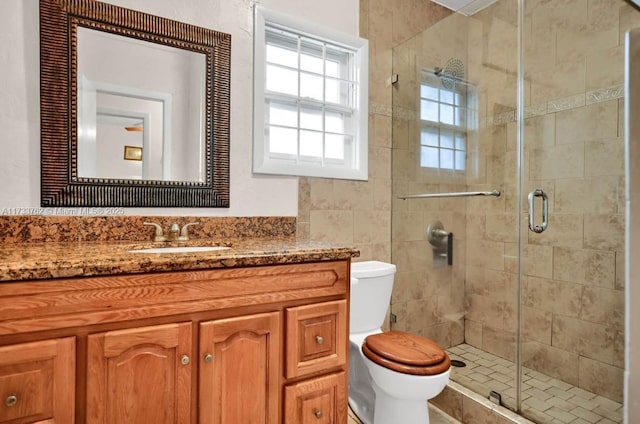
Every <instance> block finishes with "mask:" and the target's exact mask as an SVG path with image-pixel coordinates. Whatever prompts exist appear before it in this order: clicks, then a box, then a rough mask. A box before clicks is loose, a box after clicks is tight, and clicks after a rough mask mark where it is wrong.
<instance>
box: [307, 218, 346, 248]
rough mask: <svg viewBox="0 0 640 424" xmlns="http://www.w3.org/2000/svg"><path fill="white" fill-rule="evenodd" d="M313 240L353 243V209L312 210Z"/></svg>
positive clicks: (311, 230)
mask: <svg viewBox="0 0 640 424" xmlns="http://www.w3.org/2000/svg"><path fill="white" fill-rule="evenodd" d="M310 235H311V240H314V241H326V242H333V243H344V244H347V245H352V244H353V211H324V210H312V211H311V228H310Z"/></svg>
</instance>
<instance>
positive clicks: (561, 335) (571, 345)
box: [552, 315, 624, 365]
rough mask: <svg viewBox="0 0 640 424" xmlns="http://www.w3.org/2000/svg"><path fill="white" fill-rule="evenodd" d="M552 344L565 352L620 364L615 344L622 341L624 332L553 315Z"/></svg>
mask: <svg viewBox="0 0 640 424" xmlns="http://www.w3.org/2000/svg"><path fill="white" fill-rule="evenodd" d="M552 331H553V332H552V338H553V346H554V347H556V348H558V349H562V350H564V351H567V352H571V353H575V354H578V355H581V356H585V357H587V358H591V359H595V360H598V361H602V362H605V363H608V364H611V365H621V364H620V358H619V357H618V356H619V355H618V354H617V352H616V348H615V345H617V344H619V343H624V342H623V340H624V333H623V332H620V331H617V330H613V329H610V328H607V327H605V326H604V325H600V324H594V323H592V322H587V321H583V320H580V319H577V318H571V317H564V316H558V315H556V316H554V318H553V330H552Z"/></svg>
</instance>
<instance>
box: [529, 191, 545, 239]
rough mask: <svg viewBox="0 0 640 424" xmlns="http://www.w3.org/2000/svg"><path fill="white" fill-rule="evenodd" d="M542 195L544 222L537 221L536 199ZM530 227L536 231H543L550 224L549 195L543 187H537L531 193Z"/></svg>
mask: <svg viewBox="0 0 640 424" xmlns="http://www.w3.org/2000/svg"><path fill="white" fill-rule="evenodd" d="M536 197H542V224H540V225H536V223H535V215H536V214H535V209H534V199H535V198H536ZM528 199H529V229H530V230H531V231H533V232H534V233H541V232H543V231H544V230H546V229H547V227H548V226H549V197H547V193H545V192H544V190H542V189H541V188H536V189H535V190H533V191H532V192H531V193H529V197H528Z"/></svg>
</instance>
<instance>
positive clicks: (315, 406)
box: [284, 371, 347, 424]
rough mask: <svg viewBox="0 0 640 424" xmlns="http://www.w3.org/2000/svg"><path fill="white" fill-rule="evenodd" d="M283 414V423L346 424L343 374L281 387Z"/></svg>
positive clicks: (344, 378) (345, 386)
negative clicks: (282, 389)
mask: <svg viewBox="0 0 640 424" xmlns="http://www.w3.org/2000/svg"><path fill="white" fill-rule="evenodd" d="M284 410H285V412H284V413H285V417H284V422H285V423H297V424H343V423H346V421H347V374H346V373H345V372H344V371H342V372H339V373H336V374H330V375H326V376H324V377H318V378H314V379H311V380H308V381H303V382H302V383H297V384H294V385H291V386H287V387H285V389H284Z"/></svg>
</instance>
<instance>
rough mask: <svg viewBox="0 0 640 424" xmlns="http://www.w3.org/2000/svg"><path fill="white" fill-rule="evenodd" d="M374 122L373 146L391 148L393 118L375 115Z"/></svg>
mask: <svg viewBox="0 0 640 424" xmlns="http://www.w3.org/2000/svg"><path fill="white" fill-rule="evenodd" d="M373 122H374V137H373V145H374V146H378V147H386V148H391V128H392V122H391V117H390V116H384V115H373Z"/></svg>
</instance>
